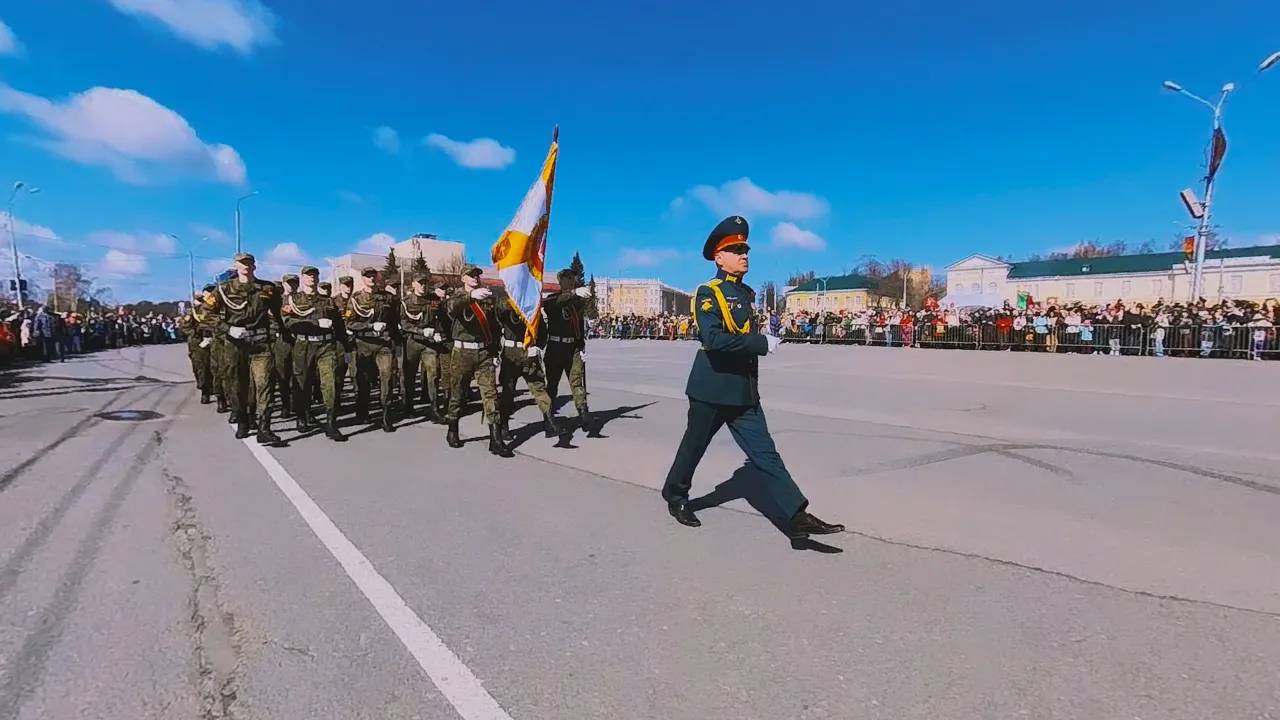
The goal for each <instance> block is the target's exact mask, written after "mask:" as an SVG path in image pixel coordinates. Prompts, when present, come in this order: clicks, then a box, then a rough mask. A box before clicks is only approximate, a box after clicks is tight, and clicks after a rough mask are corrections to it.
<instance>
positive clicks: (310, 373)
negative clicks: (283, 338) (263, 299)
mask: <svg viewBox="0 0 1280 720" xmlns="http://www.w3.org/2000/svg"><path fill="white" fill-rule="evenodd" d="M301 274H302V278H301V280H302V282H301V287H300V288H299V289H298V291H297V292H294V293H293V294H291V295H289V297H288V298H287V299H286V300H285V301H284V308H283V310H282V311H281V315H282V316H283V318H284V324H285V327H287V328H289V334H290V335H292V336H293V376H294V377H295V378H296V379H297V385H296V386H295V388H294V389H295V392H294V400H295V402H296V404H297V407H296V408H295V412H296V415H297V430H298V432H306V431H307V430H308V429H309V427H310V425H311V390H312V388H313V387H314V384H315V382H316V380H317V379H319V382H320V394H321V396H322V397H323V398H324V409H325V420H324V434H325V435H326V436H327V437H328V438H329V439H330V440H334V441H337V442H342V441H344V440H346V439H347V438H346V437H345V436H344V435H343V434H342V432H341V431H340V430H338V403H337V396H336V393H337V389H338V386H337V372H338V350H339V345H338V338H339V337H342V336H345V334H346V330H345V329H344V328H343V324H342V316H341V315H339V314H338V309H337V308H336V307H334V305H333V300H332V299H331V298H330V297H329V296H327V295H324V294H321V293H320V292H319V291H318V290H317V289H316V281H317V280H318V279H319V277H320V271H319V270H318V269H317V268H315V267H312V266H310V265H307V266H306V267H304V268H302V273H301Z"/></svg>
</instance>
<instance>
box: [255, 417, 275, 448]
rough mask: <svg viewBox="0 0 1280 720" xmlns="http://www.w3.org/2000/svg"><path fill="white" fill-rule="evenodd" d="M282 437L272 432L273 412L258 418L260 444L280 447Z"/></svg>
mask: <svg viewBox="0 0 1280 720" xmlns="http://www.w3.org/2000/svg"><path fill="white" fill-rule="evenodd" d="M279 443H280V436H279V435H277V434H275V433H274V432H272V431H271V412H270V411H268V412H267V414H266V415H263V416H262V417H260V418H258V444H259V445H278V444H279Z"/></svg>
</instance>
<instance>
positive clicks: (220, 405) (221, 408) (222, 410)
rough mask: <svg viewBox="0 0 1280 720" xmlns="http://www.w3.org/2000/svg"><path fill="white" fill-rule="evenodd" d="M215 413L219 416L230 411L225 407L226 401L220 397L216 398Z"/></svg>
mask: <svg viewBox="0 0 1280 720" xmlns="http://www.w3.org/2000/svg"><path fill="white" fill-rule="evenodd" d="M217 411H218V413H219V414H222V413H225V412H228V411H230V408H228V407H227V399H226V398H225V397H223V396H221V395H219V396H218V407H217Z"/></svg>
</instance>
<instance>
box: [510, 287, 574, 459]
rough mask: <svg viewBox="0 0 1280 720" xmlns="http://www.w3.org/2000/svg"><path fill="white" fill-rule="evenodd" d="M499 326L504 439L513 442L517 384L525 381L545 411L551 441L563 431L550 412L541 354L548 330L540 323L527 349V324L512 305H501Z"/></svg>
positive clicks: (543, 411) (544, 422)
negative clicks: (521, 380)
mask: <svg viewBox="0 0 1280 720" xmlns="http://www.w3.org/2000/svg"><path fill="white" fill-rule="evenodd" d="M498 324H499V325H501V326H502V362H501V365H500V367H499V369H498V390H499V392H498V409H499V414H500V415H501V416H502V420H501V421H500V424H501V425H502V439H503V441H505V442H507V443H510V442H513V441H514V440H515V438H514V437H513V436H512V435H511V426H510V422H511V415H512V413H514V412H515V395H516V382H517V381H518V380H519V379H520V378H524V381H525V384H526V385H528V386H529V395H530V397H532V398H533V401H534V402H535V403H537V404H538V409H539V410H541V411H542V429H543V431H544V432H545V433H546V436H547V437H549V438H553V437H558V436H559V435H560V428H558V427H556V421H555V419H554V417H553V416H552V412H551V396H550V395H548V394H547V383H546V370H545V368H544V367H543V365H542V353H543V352H544V347H545V345H544V344H545V342H546V330H545V328H543V326H542V323H538V333H537V335H538V337H537V338H535V342H534V343H533V344H532V345H530V346H529V347H527V348H526V347H525V345H524V339H525V333H526V331H527V329H528V327H529V326H528V324H526V323H525V321H524V318H523V317H521V316H520V313H519V311H517V310H516V309H515V307H513V306H512V305H511V303H509V302H503V303H499V304H498Z"/></svg>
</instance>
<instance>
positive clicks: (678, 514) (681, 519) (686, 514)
mask: <svg viewBox="0 0 1280 720" xmlns="http://www.w3.org/2000/svg"><path fill="white" fill-rule="evenodd" d="M667 512H669V513H671V517H673V518H675V519H676V522H678V523H680V524H681V525H687V526H688V527H702V521H701V520H699V519H698V516H697V515H694V514H693V511H692V510H690V509H689V506H688V505H686V504H685V503H683V502H669V503H667Z"/></svg>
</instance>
